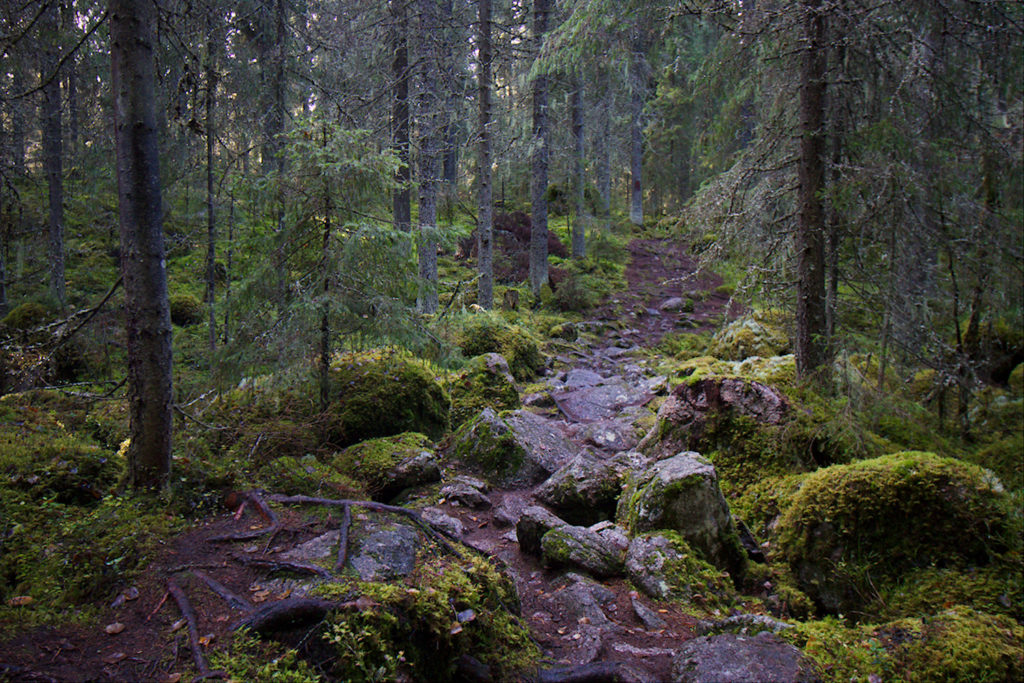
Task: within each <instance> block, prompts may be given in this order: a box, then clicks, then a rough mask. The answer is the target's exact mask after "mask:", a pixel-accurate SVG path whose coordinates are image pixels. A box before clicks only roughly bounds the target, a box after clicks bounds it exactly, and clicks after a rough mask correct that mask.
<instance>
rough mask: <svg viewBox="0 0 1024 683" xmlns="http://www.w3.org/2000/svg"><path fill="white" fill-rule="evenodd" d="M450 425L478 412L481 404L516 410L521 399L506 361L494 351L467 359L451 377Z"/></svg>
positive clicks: (454, 424)
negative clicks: (461, 368) (465, 363)
mask: <svg viewBox="0 0 1024 683" xmlns="http://www.w3.org/2000/svg"><path fill="white" fill-rule="evenodd" d="M449 386H450V391H451V395H452V428H455V429H457V428H458V427H459V426H460V425H462V424H463V423H465V422H467V421H468V420H471V419H473V418H474V417H476V416H477V415H479V414H480V413H481V412H482V411H483V409H484V408H493V409H494V410H495V411H498V412H500V411H502V410H515V409H516V408H518V407H519V406H520V405H521V403H520V401H519V391H518V390H517V389H516V385H515V381H514V380H513V378H512V375H511V370H510V368H509V365H508V362H507V361H506V360H505V358H503V357H502V356H501V355H499V354H497V353H486V354H484V355H482V356H477V357H475V358H473V359H472V360H470V361H469V363H468V364H467V365H466V367H465V368H464V369H463V370H462V371H461V372H459V373H458V374H457V375H456V376H455V377H454V378H453V380H452V382H451V384H450V385H449Z"/></svg>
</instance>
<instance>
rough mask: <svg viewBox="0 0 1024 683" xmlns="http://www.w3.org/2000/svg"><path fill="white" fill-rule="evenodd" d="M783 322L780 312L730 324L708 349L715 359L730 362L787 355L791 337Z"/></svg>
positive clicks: (713, 340) (746, 317) (756, 315)
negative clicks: (723, 359) (754, 357)
mask: <svg viewBox="0 0 1024 683" xmlns="http://www.w3.org/2000/svg"><path fill="white" fill-rule="evenodd" d="M781 322H782V317H781V315H780V314H779V313H778V312H776V311H755V312H754V313H752V314H750V315H747V316H744V317H742V318H739V319H738V320H734V321H733V322H731V323H729V324H728V325H727V326H726V327H725V328H724V329H722V330H721V331H719V332H718V333H717V334H716V335H715V336H714V337H713V338H712V339H711V343H710V344H709V346H708V348H709V350H710V352H711V355H713V356H716V357H718V358H725V359H727V360H743V359H745V358H749V357H751V356H762V357H764V356H778V355H781V354H784V353H786V352H787V351H788V350H789V337H788V336H787V334H786V332H785V330H784V328H783V327H782V324H781Z"/></svg>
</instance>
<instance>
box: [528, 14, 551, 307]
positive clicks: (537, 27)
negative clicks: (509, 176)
mask: <svg viewBox="0 0 1024 683" xmlns="http://www.w3.org/2000/svg"><path fill="white" fill-rule="evenodd" d="M551 5H552V0H534V2H533V43H534V53H535V55H537V56H538V57H539V56H540V54H541V49H542V47H543V45H544V36H545V35H546V34H547V32H548V17H549V15H550V13H551ZM538 64H539V59H538ZM536 71H537V72H536V73H535V74H534V76H533V143H532V146H533V153H532V168H533V178H532V182H531V185H530V199H531V206H532V211H531V217H530V218H531V220H532V228H531V230H530V289H531V291H532V292H533V295H534V296H535V297H539V296H540V288H541V287H542V286H543V285H544V284H545V283H546V282H547V281H548V198H547V192H548V154H549V150H548V146H549V144H550V143H549V135H550V131H549V129H548V77H547V74H546V73H545V72H544V69H543V68H539V69H537V70H536Z"/></svg>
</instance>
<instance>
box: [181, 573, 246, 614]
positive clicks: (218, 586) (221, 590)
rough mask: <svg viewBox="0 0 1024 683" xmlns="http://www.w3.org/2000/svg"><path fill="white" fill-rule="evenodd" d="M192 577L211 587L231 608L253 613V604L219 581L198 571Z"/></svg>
mask: <svg viewBox="0 0 1024 683" xmlns="http://www.w3.org/2000/svg"><path fill="white" fill-rule="evenodd" d="M192 575H193V576H194V577H196V578H197V579H199V580H200V581H202V582H203V583H205V584H206V585H207V586H209V587H210V590H212V591H213V592H214V593H216V594H217V595H219V596H220V597H221V598H222V599H223V600H224V602H226V603H228V605H230V606H231V607H234V608H235V609H240V610H243V611H245V612H251V611H252V609H253V608H252V603H250V602H249V601H248V600H246V599H245V598H243V597H242V596H240V595H238V594H236V593H233V592H231V590H230V589H229V588H228V587H227V586H225V585H224V584H222V583H221V582H220V581H218V580H217V579H214V578H212V577H210V576H207V575H206V574H204V573H203V572H201V571H198V570H192Z"/></svg>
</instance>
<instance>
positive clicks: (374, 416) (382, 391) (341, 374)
mask: <svg viewBox="0 0 1024 683" xmlns="http://www.w3.org/2000/svg"><path fill="white" fill-rule="evenodd" d="M330 393H331V404H330V406H329V407H328V409H327V411H325V415H324V419H325V422H326V426H327V430H328V432H329V435H330V437H331V439H332V441H333V442H334V443H336V444H339V445H349V444H353V443H358V442H359V441H365V440H366V439H372V438H375V437H379V436H390V435H393V434H401V433H402V432H421V433H423V434H426V435H427V436H428V437H430V438H431V439H439V438H441V437H442V436H443V435H444V434H445V433H446V432H447V431H448V425H449V412H450V410H451V399H450V398H449V396H448V392H446V391H445V390H444V388H443V387H442V386H441V385H440V383H438V382H437V380H436V379H435V378H434V375H433V373H432V372H430V370H429V369H428V368H427V367H426V366H424V365H423V364H421V363H419V362H417V361H415V360H412V359H411V358H408V357H402V356H399V355H398V354H395V353H391V352H388V351H382V350H375V351H365V352H361V353H345V354H341V355H339V356H337V357H335V359H334V360H333V361H332V362H331V367H330Z"/></svg>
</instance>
